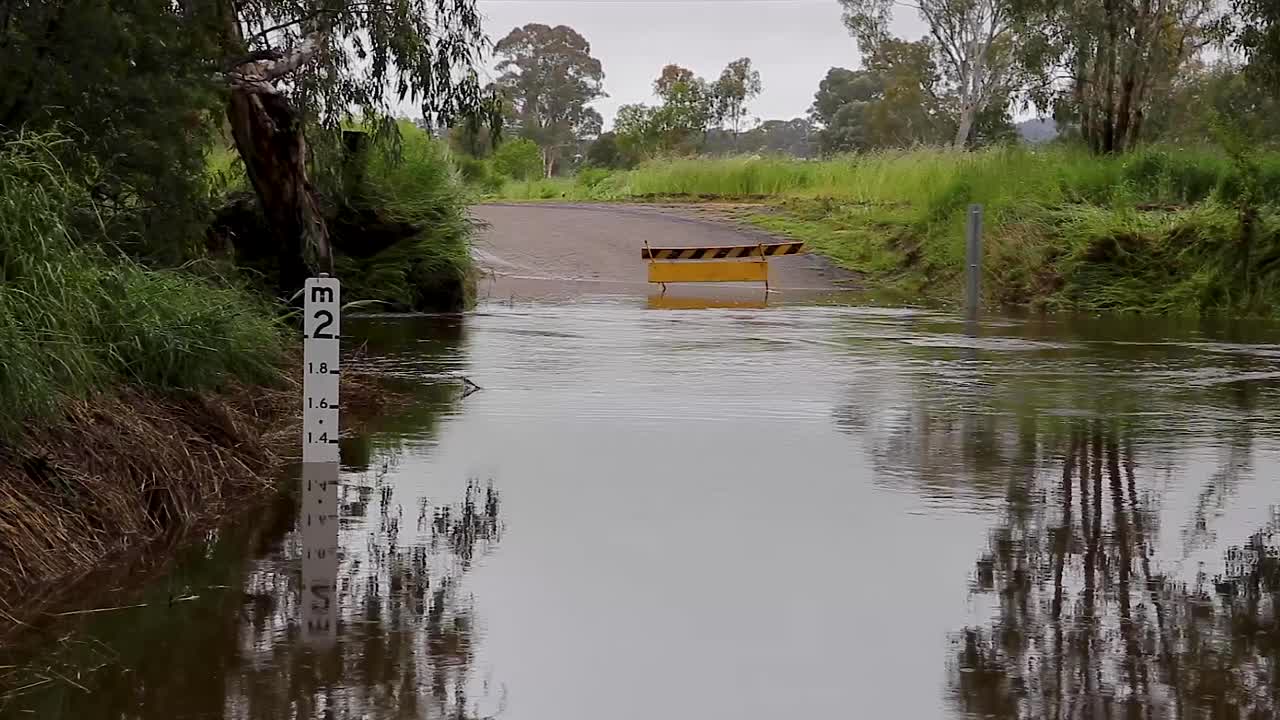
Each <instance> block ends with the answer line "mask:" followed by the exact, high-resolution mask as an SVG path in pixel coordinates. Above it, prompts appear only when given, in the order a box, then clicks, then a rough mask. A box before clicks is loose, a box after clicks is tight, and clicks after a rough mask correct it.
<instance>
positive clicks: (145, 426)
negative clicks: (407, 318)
mask: <svg viewBox="0 0 1280 720" xmlns="http://www.w3.org/2000/svg"><path fill="white" fill-rule="evenodd" d="M290 384H291V385H292V387H285V388H283V389H263V388H261V387H257V388H249V387H232V388H229V389H227V390H225V391H224V392H222V393H219V394H213V393H202V394H195V393H190V394H185V395H167V396H162V395H158V394H155V393H148V392H144V391H140V390H135V389H124V390H121V391H120V392H118V393H117V394H115V395H112V396H103V397H97V398H93V399H91V400H87V401H74V402H70V403H68V404H67V406H66V407H65V412H64V414H63V418H62V420H61V421H60V422H57V423H50V424H47V425H45V426H42V427H35V428H29V429H28V431H27V433H26V434H25V436H24V438H23V439H22V440H21V441H20V442H19V443H18V444H16V445H14V446H11V447H5V446H0V636H3V635H4V634H5V633H4V627H3V626H5V625H10V626H12V625H13V624H16V623H18V622H19V621H20V620H21V619H22V618H23V617H30V616H31V615H32V614H33V612H34V611H35V610H36V609H38V608H39V607H43V606H47V604H48V603H50V602H56V598H55V597H54V596H56V595H57V594H58V593H56V592H55V591H54V588H55V586H57V587H65V586H67V585H74V580H75V579H76V578H79V577H82V576H84V575H85V574H87V573H89V572H90V571H92V570H94V569H96V568H99V567H100V566H101V565H102V564H103V562H104V561H107V560H109V559H112V558H123V557H128V556H130V555H136V554H139V553H140V552H141V551H142V550H144V549H148V548H156V547H163V546H162V545H161V543H162V542H163V541H168V542H169V544H170V545H172V542H173V539H174V538H175V537H177V536H180V535H182V534H183V531H184V530H187V529H189V528H192V527H195V526H197V525H199V524H201V523H205V522H208V521H210V520H211V519H214V518H218V517H222V516H225V515H226V514H228V513H229V512H230V510H231V508H232V507H235V506H239V505H241V504H242V503H243V502H244V501H245V500H247V499H249V498H252V497H254V496H257V495H260V494H262V493H264V492H266V491H268V490H270V489H271V488H272V487H273V484H274V481H275V479H276V471H277V470H278V469H279V467H280V466H281V465H282V464H283V463H284V462H286V461H288V460H291V459H297V456H298V451H299V443H298V437H297V433H298V431H299V430H298V426H299V423H300V420H301V403H300V402H299V388H298V387H297V385H296V383H290ZM343 395H344V406H345V407H346V408H347V411H346V413H344V417H348V418H350V419H352V420H357V421H358V419H359V418H360V417H362V416H363V417H370V416H372V415H373V414H375V413H377V412H378V410H379V408H380V407H381V405H382V396H383V393H382V391H381V389H380V388H379V387H378V385H377V384H376V383H375V382H374V381H373V380H371V379H360V378H355V377H349V376H348V377H344V381H343ZM160 552H161V553H163V550H161V551H160Z"/></svg>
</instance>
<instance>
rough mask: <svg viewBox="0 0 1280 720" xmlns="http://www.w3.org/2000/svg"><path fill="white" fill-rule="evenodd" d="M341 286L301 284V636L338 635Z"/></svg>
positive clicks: (324, 281) (316, 640)
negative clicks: (302, 302) (302, 315)
mask: <svg viewBox="0 0 1280 720" xmlns="http://www.w3.org/2000/svg"><path fill="white" fill-rule="evenodd" d="M340 291H341V288H340V287H339V285H338V280H337V278H331V277H327V276H325V275H321V276H320V277H318V278H311V279H309V280H307V283H306V286H305V287H304V288H303V292H304V293H305V299H304V308H303V313H304V319H303V323H302V327H303V343H302V354H303V359H302V363H303V367H302V371H303V374H302V510H301V514H300V516H299V518H298V522H299V525H300V528H301V531H302V533H301V535H302V601H301V606H302V621H303V628H302V630H303V638H304V640H305V641H306V642H307V643H308V644H311V645H315V646H327V645H332V644H333V642H334V641H335V640H336V639H337V632H338V628H337V619H338V598H337V577H338V380H339V378H340V377H341V376H340V375H339V367H338V361H339V355H338V351H339V337H340V335H339V315H340V313H341V311H340V308H341V307H342V306H341V300H342V298H341V293H340Z"/></svg>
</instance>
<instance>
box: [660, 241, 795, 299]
mask: <svg viewBox="0 0 1280 720" xmlns="http://www.w3.org/2000/svg"><path fill="white" fill-rule="evenodd" d="M803 248H804V243H803V242H777V243H756V244H755V245H723V246H712V247H679V248H655V247H649V244H648V243H645V246H644V248H643V249H641V250H640V257H641V258H642V259H644V260H648V261H649V282H651V283H658V284H661V285H662V286H663V288H664V289H665V288H666V284H667V283H680V282H763V283H764V285H765V287H766V288H767V287H769V258H771V257H777V256H779V255H795V254H797V253H799V252H800V251H801V250H802V249H803Z"/></svg>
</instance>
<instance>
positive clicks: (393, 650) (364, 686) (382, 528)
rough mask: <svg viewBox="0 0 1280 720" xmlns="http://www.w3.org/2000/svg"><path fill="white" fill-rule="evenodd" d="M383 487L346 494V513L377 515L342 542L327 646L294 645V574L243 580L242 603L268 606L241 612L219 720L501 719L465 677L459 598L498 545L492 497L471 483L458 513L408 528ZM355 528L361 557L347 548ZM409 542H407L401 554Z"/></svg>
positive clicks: (279, 571) (484, 691) (468, 657)
mask: <svg viewBox="0 0 1280 720" xmlns="http://www.w3.org/2000/svg"><path fill="white" fill-rule="evenodd" d="M381 483H382V479H381V478H378V479H376V480H375V485H378V487H376V488H370V487H368V486H360V485H356V486H347V487H344V488H343V494H344V495H346V496H347V497H346V498H345V499H343V500H341V501H340V504H341V505H342V506H343V507H344V508H347V509H356V508H361V509H362V508H365V507H368V506H369V504H370V502H371V501H372V504H373V505H375V506H376V507H377V508H378V510H377V512H378V516H377V519H376V520H370V521H368V522H367V523H363V524H361V523H354V524H353V528H352V529H350V530H347V531H344V545H345V546H346V551H345V554H344V555H343V557H342V559H341V562H340V564H339V568H340V569H339V576H338V578H337V585H338V598H339V600H338V604H337V605H338V621H337V624H338V629H337V633H336V635H337V638H336V642H335V643H334V644H333V645H332V646H329V647H323V648H317V647H308V646H307V645H306V644H305V643H302V642H299V635H300V633H301V632H302V631H301V628H300V626H299V623H298V618H299V616H300V612H299V611H300V608H299V607H298V589H297V587H296V578H295V574H296V573H295V571H294V569H293V567H292V566H291V564H290V563H280V564H278V565H274V566H273V565H269V564H265V563H264V564H262V565H260V566H259V567H258V568H257V569H256V570H255V571H254V572H252V573H251V574H250V576H249V578H248V581H247V583H246V594H247V595H248V596H251V597H260V598H267V599H268V601H267V602H262V603H250V604H246V605H245V607H244V608H243V611H242V613H243V615H244V617H243V620H244V622H242V623H241V624H240V627H241V632H242V636H241V652H240V653H239V655H240V672H239V673H233V674H232V675H231V677H230V685H231V687H229V688H228V689H227V693H226V698H227V707H226V709H225V710H226V716H227V717H231V718H245V719H246V720H258V719H259V718H260V719H262V720H267V719H268V718H270V719H272V720H275V719H277V718H316V717H325V718H329V717H332V718H361V717H378V718H432V717H439V718H463V717H480V716H486V715H492V714H494V713H496V712H497V711H500V710H501V708H502V706H503V704H504V699H503V697H502V693H501V691H500V690H499V689H497V688H494V687H491V683H490V682H489V681H487V680H484V679H480V680H477V678H476V677H475V673H474V672H473V670H474V668H473V661H474V642H475V639H474V637H473V633H474V628H475V619H474V612H473V606H472V603H471V600H470V598H469V597H468V596H467V595H466V594H465V593H464V592H462V591H461V589H460V588H461V585H460V581H461V576H462V574H463V573H465V572H466V571H467V570H468V569H469V568H470V567H471V563H472V561H473V560H474V559H475V558H476V557H477V556H478V555H480V554H483V553H484V552H485V551H486V550H487V549H488V548H489V547H490V546H491V544H492V543H495V542H497V540H498V539H499V534H500V529H501V524H500V522H499V494H498V492H497V491H496V490H495V489H493V488H492V487H491V486H490V487H483V486H481V485H480V484H479V483H476V482H471V483H469V484H468V486H467V489H466V493H465V495H464V497H463V499H462V501H461V502H460V503H458V504H457V505H453V506H450V505H444V506H440V507H432V506H431V505H430V504H428V503H426V502H425V501H423V502H421V503H420V506H419V520H418V523H417V526H416V527H415V528H412V529H405V528H402V527H401V522H402V519H403V509H402V508H401V507H400V506H398V505H394V504H393V496H392V490H391V488H390V486H388V485H383V484H381ZM361 528H362V529H364V530H365V531H366V532H367V533H368V535H367V538H366V539H365V546H364V547H363V548H358V549H355V548H353V542H355V538H353V537H352V536H353V535H354V534H355V533H356V532H358V531H359V529H361ZM408 533H412V534H413V537H414V540H413V541H412V542H410V543H409V544H407V545H406V544H402V543H401V535H402V534H408ZM477 689H478V690H479V691H480V697H478V698H477V697H472V695H473V693H474V692H475V690H477Z"/></svg>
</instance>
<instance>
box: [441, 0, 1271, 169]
mask: <svg viewBox="0 0 1280 720" xmlns="http://www.w3.org/2000/svg"><path fill="white" fill-rule="evenodd" d="M833 1H838V2H840V4H841V5H842V7H843V9H844V16H843V19H844V23H845V26H846V27H847V29H848V30H849V32H850V35H851V36H852V39H853V43H852V45H853V46H854V47H856V49H857V51H858V52H859V53H860V55H861V66H860V67H858V68H856V69H848V68H843V67H832V68H831V69H830V71H828V73H827V74H826V76H825V77H824V78H823V79H822V80H821V82H820V83H819V85H818V87H817V88H815V92H814V100H813V103H812V105H811V106H810V108H809V110H808V113H807V114H806V116H805V117H798V118H793V119H789V120H767V121H764V122H760V121H758V120H756V119H753V118H752V117H751V115H750V103H751V101H752V100H753V99H754V98H755V97H757V96H758V95H759V93H760V92H761V90H762V89H763V85H762V82H761V78H760V74H759V72H758V71H757V70H756V69H755V68H754V67H753V65H752V61H751V59H750V58H746V57H744V58H740V59H738V60H735V61H733V62H732V63H730V64H729V65H728V67H726V68H725V69H724V70H723V71H722V72H721V73H720V75H719V76H718V77H715V78H712V79H704V78H702V77H699V76H698V75H697V74H696V73H695V72H694V71H692V70H690V69H688V68H685V67H681V66H680V65H677V64H669V65H667V66H665V67H663V68H661V70H660V71H659V73H658V76H657V78H656V79H655V80H654V83H653V93H654V96H655V98H656V99H657V101H658V102H656V103H654V104H631V105H623V106H622V107H620V108H619V109H618V113H617V116H616V117H615V118H614V122H613V126H612V129H611V130H610V131H609V132H602V128H603V125H604V123H603V118H601V116H600V114H599V113H598V112H597V111H596V110H594V109H593V108H591V107H590V103H591V102H592V101H594V100H596V99H597V98H600V97H602V96H603V95H604V94H605V89H604V77H605V74H604V68H603V66H602V65H601V63H600V61H599V60H598V59H596V58H595V57H593V56H592V54H591V45H590V43H589V42H588V41H587V40H586V38H584V37H583V36H582V35H581V34H579V33H578V32H577V31H575V30H574V29H573V28H570V27H567V26H564V25H561V26H557V27H550V26H547V25H540V24H529V25H525V26H524V27H521V28H516V29H514V30H512V31H511V33H510V34H508V35H507V36H506V37H504V38H503V39H501V40H500V41H499V42H498V43H497V45H496V47H495V49H496V52H497V54H498V55H499V57H501V58H502V61H501V63H500V64H499V70H500V71H501V73H502V74H501V75H500V77H499V78H498V79H497V80H496V81H495V82H494V83H493V84H492V85H490V86H489V87H488V88H487V90H486V92H487V94H486V97H488V98H490V103H489V105H488V108H487V112H486V113H485V114H484V116H483V117H473V118H472V119H471V120H470V121H469V122H467V123H461V124H457V125H455V126H454V127H453V128H452V129H451V130H450V137H451V141H452V144H453V145H454V147H455V149H456V150H458V151H460V152H461V153H462V154H465V155H467V156H469V157H471V158H475V159H483V158H486V157H488V155H489V154H490V153H492V152H493V151H494V149H495V144H498V145H500V144H501V142H502V140H503V138H508V139H510V138H523V139H526V140H528V141H529V142H530V143H532V147H534V148H536V150H537V153H538V156H539V158H540V160H541V169H540V172H541V173H542V174H543V175H544V176H547V177H550V176H553V175H558V174H567V173H569V172H571V171H572V170H574V169H575V168H578V167H583V166H592V167H602V168H612V169H619V168H629V167H634V166H636V165H637V164H638V163H640V162H642V161H644V160H646V159H650V158H655V157H673V156H690V155H725V154H735V153H768V154H785V155H791V156H794V157H801V158H807V157H814V156H831V155H836V154H839V153H847V152H867V151H873V150H883V149H896V148H909V147H916V146H921V145H927V146H950V147H953V148H955V149H957V150H961V149H969V148H974V147H981V146H989V145H996V144H1007V143H1011V142H1017V141H1019V140H1026V141H1032V142H1040V141H1045V140H1049V139H1061V140H1062V141H1064V142H1070V143H1078V144H1080V145H1083V146H1084V147H1086V148H1088V149H1089V150H1090V151H1092V152H1094V153H1098V154H1110V153H1121V152H1126V151H1128V150H1130V149H1132V148H1134V147H1137V146H1138V145H1141V144H1144V143H1152V142H1176V143H1184V144H1187V143H1196V144H1201V143H1204V142H1206V141H1209V142H1218V143H1220V144H1230V143H1232V142H1235V143H1237V144H1238V143H1239V142H1240V141H1242V140H1243V141H1247V142H1248V143H1251V144H1258V143H1272V142H1274V141H1276V140H1277V139H1280V113H1277V112H1276V111H1277V109H1278V108H1277V99H1276V98H1277V95H1278V92H1277V91H1278V90H1280V71H1278V70H1277V68H1280V31H1278V30H1277V26H1278V18H1280V5H1277V4H1276V3H1273V2H1263V1H1262V0H1234V2H1232V3H1230V4H1229V5H1223V4H1221V3H1216V2H1212V1H1211V0H1171V1H1170V2H1164V3H1158V4H1152V3H1150V2H1144V1H1143V0H1106V1H1105V2H1104V1H1103V0H1076V1H1075V2H1071V3H1066V2H1061V1H1060V0H1033V1H1032V2H1026V1H1025V0H977V1H976V2H975V1H973V0H964V1H963V2H960V1H958V0H924V1H923V2H920V3H918V4H917V5H915V6H912V7H915V8H916V10H917V12H918V13H919V15H920V18H921V20H922V21H923V22H924V24H925V26H926V27H927V28H928V32H927V34H926V35H925V37H923V38H921V39H919V40H914V41H913V40H907V39H904V38H899V37H895V36H893V35H892V34H891V33H890V32H889V28H888V20H889V19H890V18H891V17H892V15H893V9H894V7H895V4H894V3H893V2H892V0H833ZM1028 116H1034V117H1036V118H1037V119H1035V120H1024V121H1023V122H1021V123H1019V122H1017V119H1018V118H1026V117H1028ZM501 174H502V173H501V172H500V171H499V175H501ZM518 179H525V178H523V177H521V178H518Z"/></svg>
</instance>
